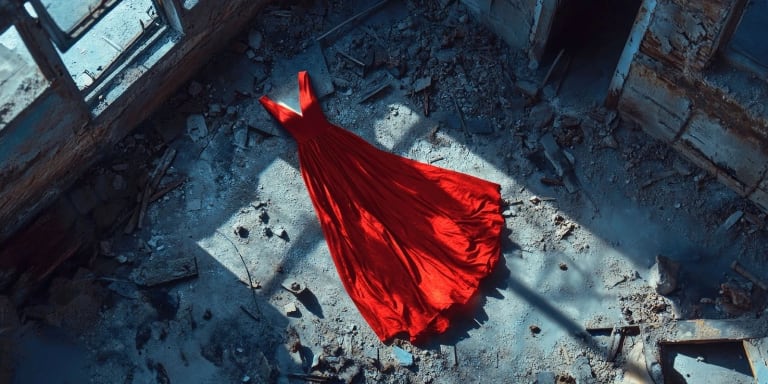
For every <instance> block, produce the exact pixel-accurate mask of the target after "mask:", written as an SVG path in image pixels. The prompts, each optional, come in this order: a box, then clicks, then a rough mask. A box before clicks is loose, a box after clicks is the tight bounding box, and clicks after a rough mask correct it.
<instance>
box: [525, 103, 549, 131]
mask: <svg viewBox="0 0 768 384" xmlns="http://www.w3.org/2000/svg"><path fill="white" fill-rule="evenodd" d="M554 118H555V111H554V110H553V109H552V107H550V106H549V104H546V103H540V104H536V105H535V106H533V107H532V108H531V110H530V111H529V112H528V121H529V124H530V125H531V127H532V128H533V129H541V128H544V127H546V126H547V125H549V124H550V123H552V120H553V119H554Z"/></svg>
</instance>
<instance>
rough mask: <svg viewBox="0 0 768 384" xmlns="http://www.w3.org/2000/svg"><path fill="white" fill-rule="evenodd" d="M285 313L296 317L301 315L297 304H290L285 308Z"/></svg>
mask: <svg viewBox="0 0 768 384" xmlns="http://www.w3.org/2000/svg"><path fill="white" fill-rule="evenodd" d="M283 312H285V314H286V315H288V316H296V315H298V314H299V309H298V308H296V304H295V303H294V302H292V301H291V302H290V303H288V304H286V305H284V306H283Z"/></svg>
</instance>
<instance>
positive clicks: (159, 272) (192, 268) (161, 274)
mask: <svg viewBox="0 0 768 384" xmlns="http://www.w3.org/2000/svg"><path fill="white" fill-rule="evenodd" d="M195 276H197V259H195V257H193V256H183V255H179V256H178V257H175V258H170V259H166V258H164V257H162V256H157V257H155V258H154V259H152V260H147V261H146V262H144V263H143V264H142V266H141V268H139V269H138V270H137V271H135V272H134V274H133V275H132V279H133V281H134V282H135V283H136V284H138V285H142V286H145V287H152V286H155V285H160V284H165V283H170V282H173V281H177V280H182V279H187V278H191V277H195Z"/></svg>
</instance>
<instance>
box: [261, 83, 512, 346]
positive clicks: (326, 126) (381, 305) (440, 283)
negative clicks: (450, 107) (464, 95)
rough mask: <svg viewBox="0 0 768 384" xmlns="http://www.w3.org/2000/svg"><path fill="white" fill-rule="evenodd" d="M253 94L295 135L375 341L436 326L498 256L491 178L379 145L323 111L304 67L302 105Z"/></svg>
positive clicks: (347, 282) (341, 267)
mask: <svg viewBox="0 0 768 384" xmlns="http://www.w3.org/2000/svg"><path fill="white" fill-rule="evenodd" d="M259 101H260V102H261V103H262V105H263V106H264V108H265V109H266V110H267V111H269V112H270V113H271V114H272V115H273V116H274V117H275V118H276V119H277V120H278V121H279V122H280V123H281V124H282V125H283V127H285V129H286V130H287V131H288V132H289V133H290V134H291V135H292V136H293V137H294V138H295V139H296V141H297V142H298V152H299V167H300V170H301V175H302V177H303V179H304V182H305V184H306V186H307V189H308V190H309V195H310V197H311V199H312V203H313V205H314V207H315V210H316V212H317V216H318V219H319V220H320V225H321V227H322V230H323V234H324V235H325V239H326V241H327V242H328V248H329V249H330V253H331V257H332V258H333V262H334V264H335V265H336V269H337V271H338V273H339V277H340V278H341V281H342V283H343V285H344V288H345V289H346V291H347V293H348V294H349V296H350V297H351V298H352V301H354V303H355V305H356V306H357V308H358V310H359V311H360V313H361V314H362V316H363V318H365V320H366V321H367V322H368V324H369V325H370V327H371V328H372V329H373V331H374V332H375V333H376V335H377V336H378V337H379V338H380V339H381V340H382V341H384V342H389V341H391V340H392V339H393V338H394V337H395V336H398V337H402V336H404V335H407V336H408V337H409V338H410V340H411V342H415V343H416V342H423V341H424V340H425V338H426V337H428V336H430V335H433V334H438V333H442V332H444V331H446V330H447V328H448V327H449V326H450V320H451V318H453V317H454V316H455V315H456V310H457V309H460V308H462V307H463V306H464V305H466V304H467V303H468V302H469V300H470V299H471V298H472V297H473V296H474V295H475V294H476V293H477V290H478V285H479V282H480V280H481V279H482V278H483V277H486V276H487V275H488V274H490V273H491V271H492V269H493V268H494V266H495V265H496V264H497V262H498V260H499V254H500V248H501V231H502V228H503V226H504V219H503V218H502V216H501V207H500V203H501V197H500V194H499V190H500V188H499V185H498V184H495V183H491V182H488V181H485V180H482V179H479V178H476V177H473V176H469V175H466V174H462V173H458V172H455V171H451V170H447V169H443V168H439V167H435V166H433V165H429V164H424V163H420V162H417V161H414V160H410V159H407V158H404V157H400V156H397V155H394V154H391V153H388V152H385V151H382V150H380V149H378V148H376V147H374V146H372V145H370V144H368V143H367V142H366V141H365V140H363V139H362V138H360V137H358V136H356V135H354V134H353V133H351V132H349V131H347V130H345V129H343V128H340V127H338V126H335V125H333V124H331V123H330V122H328V120H326V118H325V115H324V114H323V111H322V109H321V106H320V104H319V103H318V101H317V98H316V97H315V95H314V93H313V91H312V89H311V84H310V79H309V75H308V74H307V73H306V72H300V73H299V104H300V106H301V114H298V113H296V112H294V111H293V110H291V109H289V108H286V107H284V106H282V105H278V104H277V103H275V102H274V101H272V100H271V99H269V98H268V97H267V96H262V97H261V98H260V99H259Z"/></svg>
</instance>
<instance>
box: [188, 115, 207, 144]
mask: <svg viewBox="0 0 768 384" xmlns="http://www.w3.org/2000/svg"><path fill="white" fill-rule="evenodd" d="M187 134H188V135H189V137H190V138H191V139H192V141H199V140H201V139H203V138H204V137H206V136H208V126H207V125H206V124H205V117H203V115H200V114H194V115H189V116H188V117H187Z"/></svg>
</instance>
